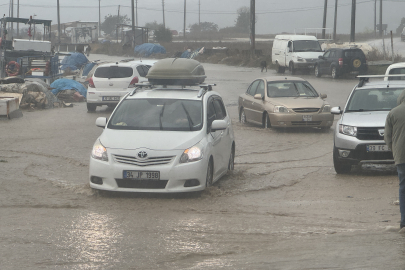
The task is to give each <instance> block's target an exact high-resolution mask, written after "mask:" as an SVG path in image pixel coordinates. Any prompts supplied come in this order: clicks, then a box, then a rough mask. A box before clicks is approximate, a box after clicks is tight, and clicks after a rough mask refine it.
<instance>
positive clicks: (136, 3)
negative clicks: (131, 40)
mask: <svg viewBox="0 0 405 270" xmlns="http://www.w3.org/2000/svg"><path fill="white" fill-rule="evenodd" d="M135 5H136V7H135V10H136V14H135V15H136V26H138V0H136V2H135Z"/></svg>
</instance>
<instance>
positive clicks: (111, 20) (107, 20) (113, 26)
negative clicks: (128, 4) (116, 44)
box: [100, 15, 131, 35]
mask: <svg viewBox="0 0 405 270" xmlns="http://www.w3.org/2000/svg"><path fill="white" fill-rule="evenodd" d="M130 21H131V20H130V19H129V18H128V16H127V15H124V16H120V17H119V18H118V15H107V16H105V17H104V22H103V23H102V24H101V26H100V28H101V30H103V31H104V33H106V34H107V35H111V34H113V33H114V32H115V31H116V30H117V24H127V23H129V22H130Z"/></svg>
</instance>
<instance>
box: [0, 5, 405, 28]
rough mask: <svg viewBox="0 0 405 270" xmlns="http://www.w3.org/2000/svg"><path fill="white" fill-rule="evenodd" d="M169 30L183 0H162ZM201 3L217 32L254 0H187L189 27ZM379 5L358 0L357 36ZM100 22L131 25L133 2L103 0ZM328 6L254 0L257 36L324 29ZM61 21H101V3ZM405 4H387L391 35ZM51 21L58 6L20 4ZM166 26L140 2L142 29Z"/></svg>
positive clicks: (65, 10) (158, 8)
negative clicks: (116, 18)
mask: <svg viewBox="0 0 405 270" xmlns="http://www.w3.org/2000/svg"><path fill="white" fill-rule="evenodd" d="M164 2H165V20H166V27H168V28H170V29H174V30H182V29H183V16H184V15H183V10H184V1H183V0H164ZM199 2H200V3H201V5H200V9H201V13H200V14H201V22H204V21H207V22H213V23H216V24H217V25H218V26H219V28H224V27H228V26H233V25H234V24H235V20H236V18H237V9H238V8H240V7H242V6H249V5H250V0H200V1H198V0H187V19H186V23H187V27H188V26H190V25H192V24H194V23H198V7H199V6H198V3H199ZM374 2H375V0H357V12H356V14H357V19H356V32H365V31H366V30H368V31H371V30H372V31H373V30H374ZM100 3H101V22H103V20H104V17H105V16H106V15H108V14H112V15H117V14H118V5H121V8H120V15H127V16H128V17H129V18H130V19H131V0H114V1H111V0H101V2H100ZM351 3H352V0H338V5H339V8H338V23H337V32H338V34H343V33H350V14H351ZM323 5H324V0H256V14H257V17H258V19H257V24H256V33H257V34H276V33H281V32H288V33H293V32H294V30H295V29H298V28H300V29H302V28H320V27H322V22H323ZM60 6H61V8H60V17H61V18H60V21H61V23H64V22H70V21H77V20H81V21H98V19H99V16H98V11H99V9H98V6H99V1H98V0H88V1H82V0H69V1H66V0H60ZM334 6H335V0H328V13H327V27H328V28H333V20H334ZM0 7H1V8H2V10H3V12H4V14H6V16H8V14H9V1H8V0H0ZM404 10H405V0H390V1H388V0H384V1H383V24H388V31H389V30H393V31H394V33H395V30H396V28H397V27H398V25H399V24H400V21H401V18H402V17H405V13H404ZM378 11H379V0H378V1H377V23H379V12H378ZM30 15H31V16H33V15H36V16H35V18H36V19H45V20H52V23H53V24H57V9H56V0H36V1H32V0H20V17H21V18H28V17H29V16H30ZM14 16H15V17H17V0H14ZM155 20H156V21H157V22H158V23H162V22H163V15H162V0H138V26H144V25H145V23H147V22H153V21H155Z"/></svg>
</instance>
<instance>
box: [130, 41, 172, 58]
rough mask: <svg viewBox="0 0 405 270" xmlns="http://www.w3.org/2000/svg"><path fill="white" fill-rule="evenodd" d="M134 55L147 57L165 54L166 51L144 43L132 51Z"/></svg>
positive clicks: (160, 46)
mask: <svg viewBox="0 0 405 270" xmlns="http://www.w3.org/2000/svg"><path fill="white" fill-rule="evenodd" d="M134 53H135V54H137V55H141V56H145V57H148V56H150V55H152V54H156V53H166V49H165V48H164V47H163V46H162V45H159V44H153V43H144V44H141V45H138V46H136V47H135V49H134Z"/></svg>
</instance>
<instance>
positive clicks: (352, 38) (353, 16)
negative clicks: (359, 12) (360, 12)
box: [350, 0, 356, 42]
mask: <svg viewBox="0 0 405 270" xmlns="http://www.w3.org/2000/svg"><path fill="white" fill-rule="evenodd" d="M355 32H356V0H352V23H351V28H350V42H354V41H355Z"/></svg>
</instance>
